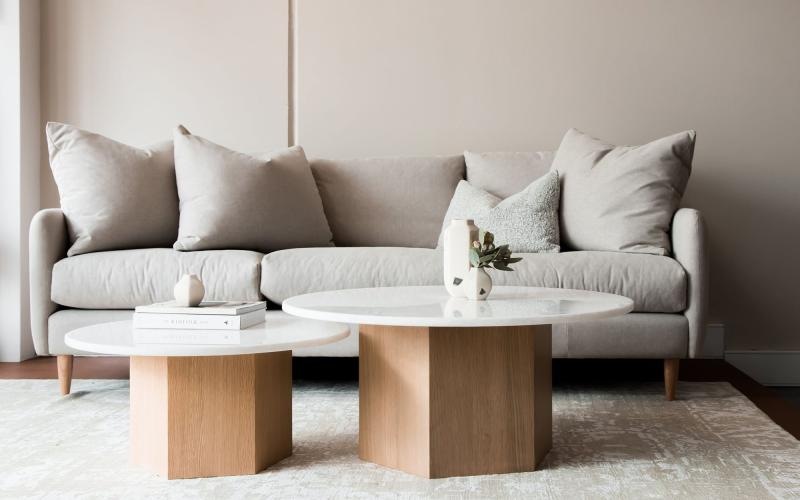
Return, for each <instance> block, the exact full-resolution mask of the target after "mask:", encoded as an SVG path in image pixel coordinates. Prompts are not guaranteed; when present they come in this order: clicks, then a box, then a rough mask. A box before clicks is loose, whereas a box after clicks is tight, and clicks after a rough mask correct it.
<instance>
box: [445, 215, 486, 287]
mask: <svg viewBox="0 0 800 500" xmlns="http://www.w3.org/2000/svg"><path fill="white" fill-rule="evenodd" d="M477 239H478V226H476V225H475V222H473V221H472V220H471V219H453V220H452V221H450V224H449V225H448V226H447V228H446V229H445V230H444V238H443V241H442V246H443V250H444V252H443V253H444V255H443V258H444V262H443V264H444V266H443V267H444V287H445V288H446V289H447V292H448V293H449V294H450V295H452V296H453V297H466V296H467V293H466V292H465V291H464V280H465V279H466V278H467V273H469V269H470V264H469V249H470V247H471V245H472V242H473V241H475V240H477Z"/></svg>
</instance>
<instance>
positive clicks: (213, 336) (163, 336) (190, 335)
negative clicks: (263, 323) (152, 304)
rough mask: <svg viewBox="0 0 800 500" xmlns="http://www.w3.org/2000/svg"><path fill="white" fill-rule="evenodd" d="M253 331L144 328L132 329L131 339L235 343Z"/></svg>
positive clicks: (176, 342)
mask: <svg viewBox="0 0 800 500" xmlns="http://www.w3.org/2000/svg"><path fill="white" fill-rule="evenodd" d="M248 334H249V335H253V332H249V333H248V332H242V331H239V330H232V331H227V330H218V331H199V330H145V329H137V328H134V329H133V341H134V342H136V343H137V344H192V345H231V344H233V345H235V344H241V343H242V336H243V335H248Z"/></svg>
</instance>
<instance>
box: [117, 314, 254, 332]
mask: <svg viewBox="0 0 800 500" xmlns="http://www.w3.org/2000/svg"><path fill="white" fill-rule="evenodd" d="M265 314H266V313H265V311H264V310H261V309H259V310H256V311H252V312H249V313H245V314H241V315H239V316H228V315H224V314H163V313H147V312H135V313H133V327H134V328H154V329H177V330H244V329H245V328H250V327H251V326H255V325H257V324H259V323H263V322H264V315H265Z"/></svg>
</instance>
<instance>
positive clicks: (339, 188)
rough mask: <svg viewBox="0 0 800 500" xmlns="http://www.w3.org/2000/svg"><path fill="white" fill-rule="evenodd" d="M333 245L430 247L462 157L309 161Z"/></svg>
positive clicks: (461, 173)
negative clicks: (326, 217) (328, 223)
mask: <svg viewBox="0 0 800 500" xmlns="http://www.w3.org/2000/svg"><path fill="white" fill-rule="evenodd" d="M311 169H312V170H313V172H314V178H315V179H316V181H317V186H319V191H320V194H321V195H322V203H323V205H324V207H325V214H326V215H327V216H328V222H330V225H331V230H332V231H333V241H334V242H335V243H336V245H338V246H392V247H419V248H433V247H435V246H436V238H438V236H439V230H440V228H441V226H442V217H444V213H445V212H446V211H447V205H448V203H450V198H452V197H453V191H455V189H456V184H458V181H460V180H461V179H463V178H464V157H463V156H431V157H422V158H402V157H399V158H364V159H357V160H322V159H315V160H312V161H311Z"/></svg>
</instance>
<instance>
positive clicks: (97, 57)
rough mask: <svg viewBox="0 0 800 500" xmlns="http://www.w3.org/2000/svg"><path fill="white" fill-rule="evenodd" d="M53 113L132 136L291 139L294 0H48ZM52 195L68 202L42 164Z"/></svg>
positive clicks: (139, 140) (49, 109) (251, 143)
mask: <svg viewBox="0 0 800 500" xmlns="http://www.w3.org/2000/svg"><path fill="white" fill-rule="evenodd" d="M42 7H43V12H42V47H43V53H42V55H43V75H44V81H45V85H44V87H43V89H42V99H43V105H44V109H45V115H44V118H45V119H46V120H54V121H63V122H68V123H72V124H75V125H78V126H80V127H83V128H86V129H89V130H94V131H98V132H101V133H103V134H104V135H108V136H110V137H112V138H114V139H117V140H121V141H123V142H126V143H129V144H134V145H146V144H148V143H152V142H156V141H160V140H164V139H168V138H170V137H171V135H172V129H173V127H174V126H175V125H176V124H178V123H182V124H184V125H186V127H187V128H189V130H191V131H194V132H195V133H198V134H202V135H204V136H205V137H208V138H209V139H211V140H214V141H218V142H220V143H222V144H225V145H227V146H230V147H232V148H237V149H240V150H243V151H264V150H270V149H275V148H279V147H282V146H285V145H286V143H287V131H286V121H287V113H288V110H287V85H288V84H287V81H288V78H287V66H288V45H287V38H288V34H287V33H288V4H287V2H286V0H224V1H223V0H213V1H210V0H169V1H163V0H44V1H43V6H42ZM42 168H43V172H42V178H43V179H44V181H43V183H42V199H43V203H44V204H45V206H56V205H58V192H57V190H56V188H55V184H54V183H53V181H52V176H51V175H50V171H49V167H48V165H47V163H46V162H44V163H43V164H42Z"/></svg>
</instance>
